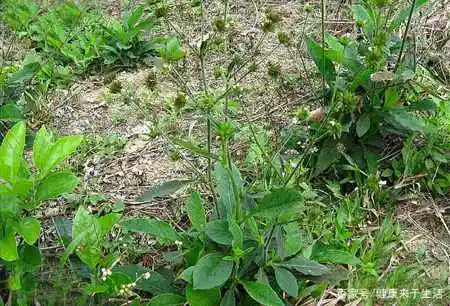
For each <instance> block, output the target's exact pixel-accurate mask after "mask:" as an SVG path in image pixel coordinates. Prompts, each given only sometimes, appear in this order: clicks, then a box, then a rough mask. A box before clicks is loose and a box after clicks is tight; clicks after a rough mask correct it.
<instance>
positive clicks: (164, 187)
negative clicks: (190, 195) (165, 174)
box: [137, 180, 191, 203]
mask: <svg viewBox="0 0 450 306" xmlns="http://www.w3.org/2000/svg"><path fill="white" fill-rule="evenodd" d="M190 182H191V181H190V180H173V181H168V182H164V183H161V184H158V185H155V186H153V187H151V188H150V189H149V190H147V191H146V192H145V193H144V194H143V195H141V196H140V197H139V198H137V201H138V202H142V203H150V202H152V201H153V199H154V198H164V197H167V196H170V195H172V194H174V193H175V192H177V191H178V190H179V189H181V188H183V187H184V186H186V184H188V183H190Z"/></svg>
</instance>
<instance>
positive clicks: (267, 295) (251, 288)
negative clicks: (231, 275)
mask: <svg viewBox="0 0 450 306" xmlns="http://www.w3.org/2000/svg"><path fill="white" fill-rule="evenodd" d="M242 285H243V286H244V289H245V291H247V293H248V295H249V296H250V297H251V298H252V299H254V300H255V301H257V302H258V303H261V304H262V305H265V306H284V303H283V301H282V300H281V299H280V298H279V297H278V295H277V293H276V292H275V291H274V290H273V289H272V288H271V287H270V286H269V285H266V284H263V283H259V282H251V281H243V282H242Z"/></svg>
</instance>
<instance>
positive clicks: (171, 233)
mask: <svg viewBox="0 0 450 306" xmlns="http://www.w3.org/2000/svg"><path fill="white" fill-rule="evenodd" d="M122 226H123V227H124V228H125V229H127V230H129V231H131V232H138V233H149V234H152V235H153V236H155V237H156V238H158V239H160V240H162V241H163V242H175V241H177V240H178V239H179V238H178V234H177V232H176V231H175V230H174V229H173V228H172V227H171V226H170V224H169V223H167V222H164V221H159V220H155V219H137V218H133V219H127V220H124V221H123V222H122Z"/></svg>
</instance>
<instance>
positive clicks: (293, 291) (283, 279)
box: [273, 267, 298, 297]
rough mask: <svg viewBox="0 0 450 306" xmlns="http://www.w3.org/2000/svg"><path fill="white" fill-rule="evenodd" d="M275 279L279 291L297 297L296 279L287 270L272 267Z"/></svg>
mask: <svg viewBox="0 0 450 306" xmlns="http://www.w3.org/2000/svg"><path fill="white" fill-rule="evenodd" d="M273 270H274V271H275V279H276V281H277V284H278V286H280V288H281V290H283V291H284V292H286V293H287V294H289V295H290V296H293V297H296V296H297V295H298V285H297V278H296V277H295V276H294V274H292V273H291V272H290V271H289V270H287V269H285V268H280V267H274V268H273Z"/></svg>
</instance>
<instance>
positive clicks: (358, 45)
mask: <svg viewBox="0 0 450 306" xmlns="http://www.w3.org/2000/svg"><path fill="white" fill-rule="evenodd" d="M425 2H426V1H418V2H417V3H416V4H415V5H414V2H413V5H412V6H411V7H410V8H407V9H404V10H400V11H399V12H398V13H396V14H395V13H393V14H389V13H388V12H390V10H391V7H390V6H389V5H388V4H387V3H384V4H382V3H374V2H373V1H360V2H359V3H358V4H355V5H354V6H353V13H354V15H355V19H356V23H357V26H358V28H359V29H360V31H361V34H360V35H359V36H358V37H357V38H356V39H351V38H349V37H347V36H345V37H344V36H343V37H334V36H326V37H323V40H324V42H325V43H326V46H323V47H322V46H320V45H319V44H318V43H316V42H315V41H314V40H313V39H311V38H308V39H307V46H308V49H309V53H310V55H311V57H312V59H313V61H314V62H315V64H316V66H317V68H318V70H319V71H320V73H321V74H322V76H323V78H324V85H323V89H322V92H321V97H323V99H324V102H325V104H324V105H322V106H321V107H320V108H318V109H316V110H315V111H313V112H310V116H309V117H308V116H307V118H306V119H304V120H301V121H300V124H298V125H295V127H296V128H300V129H302V130H303V131H302V132H301V134H302V136H301V139H300V141H299V143H300V144H301V145H302V146H297V147H296V149H297V150H299V151H300V152H301V154H302V155H303V157H302V160H301V163H299V164H300V165H301V166H304V167H307V168H308V169H309V173H310V176H311V177H317V176H318V175H320V174H321V173H322V172H324V171H326V170H328V169H329V168H330V166H332V165H336V163H337V162H338V161H340V160H342V159H345V160H346V161H347V162H348V163H349V164H346V165H344V166H343V167H342V166H339V165H336V167H338V168H345V169H343V170H344V171H345V170H349V169H350V168H353V169H356V172H358V173H359V174H362V175H363V176H366V177H367V178H368V179H370V178H371V176H372V175H375V176H377V174H376V173H375V172H374V173H372V171H377V170H378V166H377V165H376V164H377V162H376V159H378V160H381V159H382V158H383V147H384V142H385V141H388V139H389V138H388V137H399V138H400V139H402V138H403V139H404V138H405V137H406V136H408V135H410V134H412V133H420V134H421V135H423V136H425V137H426V139H431V138H433V137H434V135H435V134H436V126H435V125H434V124H433V122H432V121H430V120H429V118H430V117H429V116H428V113H427V112H429V111H431V110H433V109H435V108H436V103H435V102H431V101H430V98H431V96H430V95H429V93H428V92H427V91H424V90H421V89H420V88H421V87H420V85H419V84H420V83H419V81H418V80H416V79H415V78H414V71H415V66H414V65H413V64H412V63H411V62H410V61H409V60H408V58H409V54H407V52H406V51H407V50H409V49H405V44H406V45H408V43H409V42H408V41H406V38H405V37H403V40H401V39H400V40H399V38H398V37H396V34H395V33H396V31H398V29H399V28H400V26H401V25H402V24H403V23H404V22H405V21H407V20H408V22H407V27H406V30H405V32H407V31H408V26H409V20H410V19H411V18H412V14H413V12H414V11H416V10H418V9H419V8H420V6H422V5H423V4H424V3H425ZM408 17H409V19H408ZM404 36H405V35H404ZM394 59H397V60H396V61H395V60H394ZM390 66H395V69H394V70H390V69H389V67H390ZM325 82H326V83H327V84H328V88H327V87H326V85H325ZM318 113H321V115H320V116H317V114H318ZM316 147H318V148H319V150H318V152H317V153H316V151H317V150H316ZM361 152H364V153H367V154H361ZM370 152H374V153H376V155H375V158H374V157H373V156H370V157H369V155H370V154H371V153H370ZM364 155H366V156H364ZM369 159H370V161H369ZM374 161H375V162H374ZM374 164H375V167H372V166H373V165H374ZM361 171H362V172H361ZM341 172H342V171H341ZM341 172H340V173H341Z"/></svg>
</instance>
